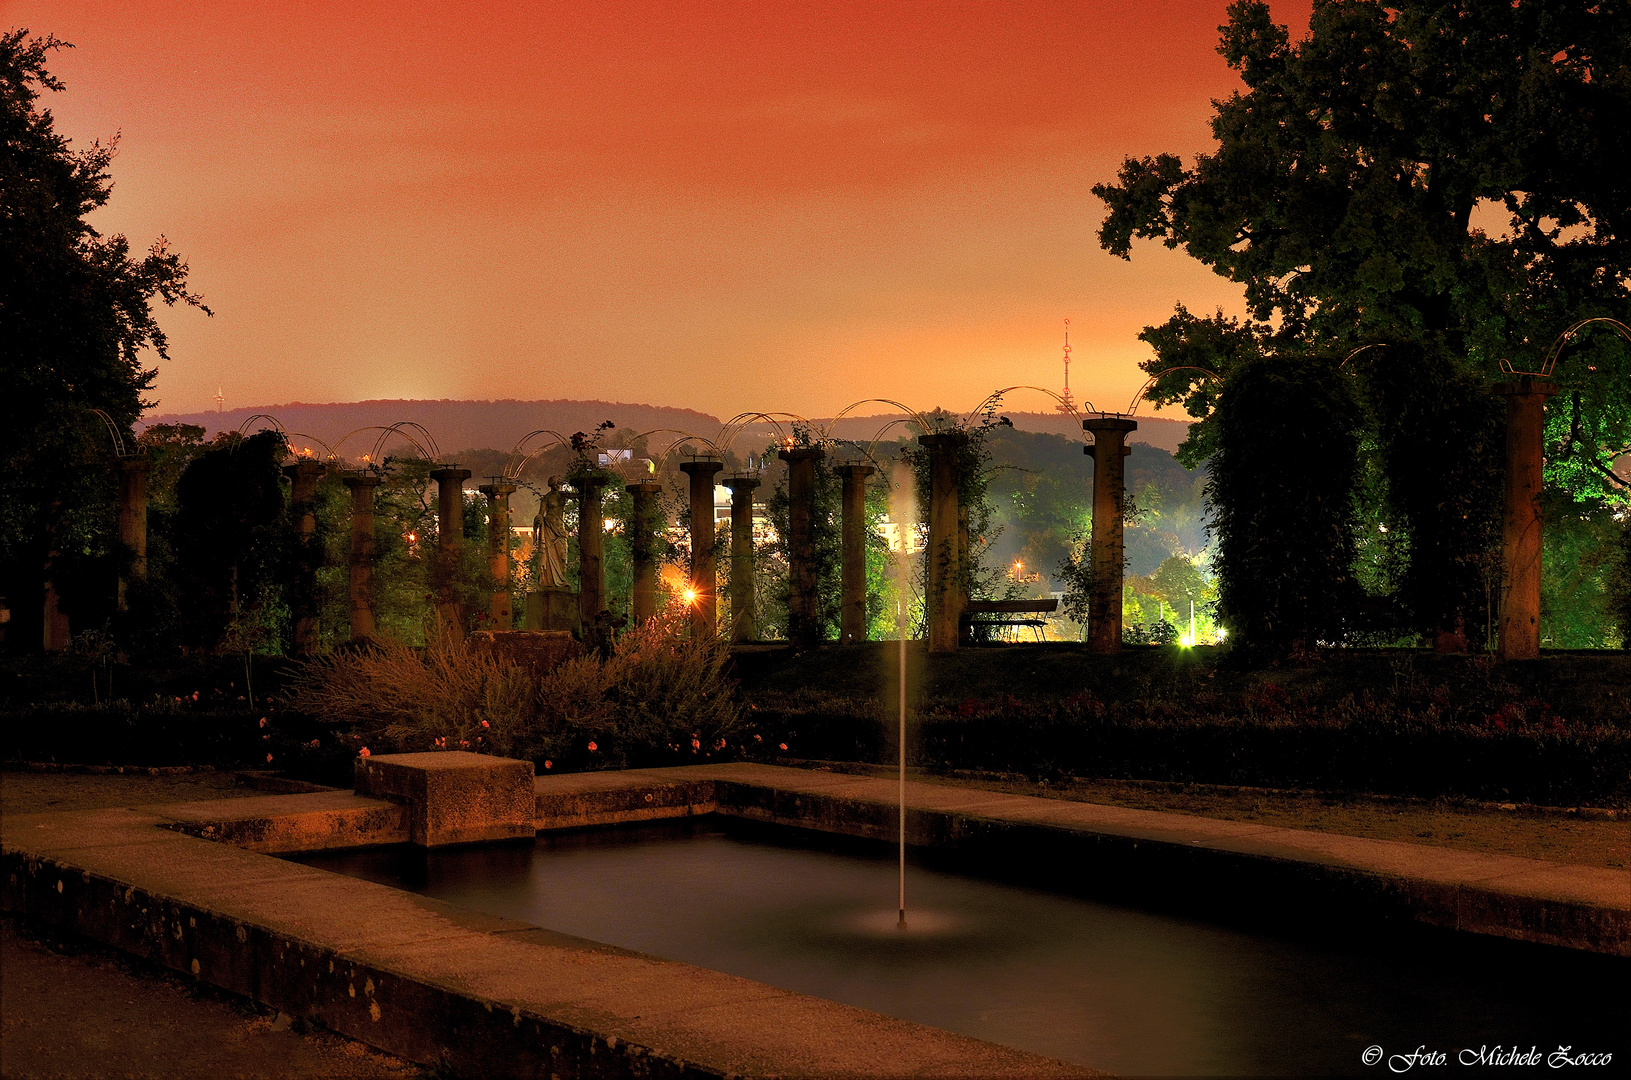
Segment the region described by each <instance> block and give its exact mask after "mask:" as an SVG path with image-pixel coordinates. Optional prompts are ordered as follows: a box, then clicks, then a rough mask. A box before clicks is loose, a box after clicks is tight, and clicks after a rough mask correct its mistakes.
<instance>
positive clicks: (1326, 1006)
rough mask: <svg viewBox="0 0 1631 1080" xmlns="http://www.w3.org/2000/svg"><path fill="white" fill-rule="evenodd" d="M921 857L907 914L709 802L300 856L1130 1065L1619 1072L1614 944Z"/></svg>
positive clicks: (1150, 1069) (838, 868)
mask: <svg viewBox="0 0 1631 1080" xmlns="http://www.w3.org/2000/svg"><path fill="white" fill-rule="evenodd" d="M925 858H926V859H927V860H928V861H927V862H925V861H923V860H922V859H919V860H917V861H915V862H913V863H912V864H910V865H909V866H908V877H907V907H908V915H907V918H908V928H907V930H906V931H904V932H901V931H899V930H897V929H896V927H895V923H896V881H897V879H896V873H897V870H896V865H897V864H896V862H895V857H894V852H893V851H892V850H891V849H889V848H888V847H887V846H885V845H881V844H869V843H867V842H863V841H854V840H848V839H844V838H837V837H829V836H826V835H823V834H819V833H811V832H805V831H803V830H792V829H775V828H769V827H765V826H759V825H754V824H750V823H747V822H742V821H737V820H734V819H730V818H724V817H708V818H703V819H693V820H691V821H687V822H676V823H665V824H662V825H655V826H649V827H639V828H619V829H607V830H598V831H584V832H575V833H568V834H545V835H543V836H540V837H539V838H538V839H537V841H536V842H535V843H532V844H525V843H522V844H510V845H501V846H493V847H472V848H461V849H454V850H448V851H437V852H430V853H426V852H425V851H423V850H420V849H407V848H389V849H373V850H365V851H353V852H334V853H321V854H313V855H305V856H299V857H298V861H300V862H302V863H305V864H306V865H309V866H313V867H318V868H322V869H326V870H332V871H335V872H338V873H342V874H348V875H351V876H354V877H359V878H365V879H368V880H370V881H376V882H381V883H383V884H387V885H393V886H396V887H398V888H403V889H408V890H411V891H414V892H418V893H423V894H425V895H428V896H433V897H436V898H438V899H441V900H446V901H448V902H451V903H453V904H457V905H459V906H460V907H465V908H469V909H471V910H475V911H480V912H485V913H488V914H492V915H500V916H505V917H508V918H513V919H519V920H522V921H525V922H529V923H533V924H536V925H538V926H543V927H547V928H549V929H551V930H557V931H561V932H563V933H568V934H573V935H577V936H580V937H585V938H590V939H592V940H596V941H601V942H606V943H608V944H612V945H618V946H622V947H624V948H628V949H634V950H638V951H640V952H645V953H649V954H651V955H653V956H659V957H664V958H667V959H671V960H679V961H683V962H685V963H688V964H695V965H698V966H700V967H706V968H712V969H714V970H716V971H724V972H729V973H731V974H734V975H740V976H743V977H746V978H749V979H754V980H757V981H759V982H764V983H768V984H770V985H772V986H778V987H782V988H785V989H788V990H794V991H797V992H800V993H804V994H811V995H814V996H817V997H822V998H828V999H831V1000H834V1001H841V1002H845V1003H847V1004H850V1005H856V1006H860V1007H861V1008H865V1009H871V1010H874V1011H876V1012H881V1013H887V1014H889V1015H891V1016H896V1017H900V1018H902V1019H905V1020H911V1021H915V1022H917V1023H921V1024H928V1025H931V1026H933V1027H938V1028H944V1029H946V1030H949V1031H955V1032H958V1033H961V1034H964V1035H970V1036H973V1037H975V1038H979V1039H986V1040H989V1041H991V1042H997V1043H1003V1044H1006V1045H1009V1046H1015V1047H1019V1048H1021V1049H1025V1050H1030V1051H1032V1052H1035V1053H1039V1054H1046V1055H1048V1056H1051V1057H1057V1058H1063V1059H1066V1060H1068V1061H1073V1062H1079V1063H1082V1064H1086V1065H1091V1066H1094V1067H1097V1068H1101V1069H1106V1070H1109V1071H1111V1072H1115V1073H1118V1074H1121V1075H1124V1076H1163V1075H1164V1076H1201V1075H1211V1076H1259V1075H1283V1076H1312V1075H1372V1076H1379V1075H1384V1074H1386V1075H1393V1073H1391V1072H1389V1069H1388V1064H1387V1059H1388V1058H1391V1057H1392V1055H1394V1054H1409V1053H1411V1052H1413V1051H1415V1050H1417V1048H1418V1047H1422V1048H1425V1049H1426V1050H1427V1051H1437V1052H1440V1053H1443V1054H1444V1055H1445V1068H1442V1069H1430V1068H1429V1067H1428V1066H1426V1065H1420V1066H1416V1067H1410V1068H1407V1070H1406V1071H1410V1072H1422V1071H1430V1072H1433V1073H1441V1072H1444V1071H1446V1070H1449V1071H1454V1072H1456V1073H1463V1072H1466V1071H1467V1070H1466V1069H1464V1068H1463V1067H1462V1066H1461V1064H1460V1061H1459V1056H1460V1054H1461V1053H1462V1051H1464V1050H1465V1051H1468V1052H1469V1053H1470V1054H1476V1053H1477V1052H1478V1050H1479V1049H1480V1048H1481V1047H1482V1048H1486V1049H1487V1051H1488V1052H1493V1051H1494V1049H1495V1048H1496V1047H1497V1046H1499V1047H1501V1048H1503V1049H1511V1048H1512V1047H1514V1046H1517V1047H1519V1048H1520V1049H1521V1050H1524V1051H1527V1050H1528V1049H1529V1048H1530V1047H1531V1046H1534V1047H1535V1048H1537V1049H1538V1050H1539V1051H1540V1052H1541V1054H1542V1055H1543V1056H1544V1055H1546V1054H1549V1053H1551V1052H1553V1051H1554V1050H1556V1049H1557V1048H1558V1047H1559V1046H1567V1047H1572V1050H1571V1051H1570V1053H1571V1054H1579V1053H1582V1052H1612V1053H1613V1055H1614V1059H1613V1062H1612V1064H1611V1065H1610V1066H1609V1067H1606V1068H1603V1067H1598V1068H1589V1069H1584V1070H1583V1071H1584V1072H1585V1073H1587V1074H1589V1075H1593V1076H1605V1075H1623V1074H1624V1069H1625V1064H1626V1062H1627V1060H1628V1055H1627V1054H1626V1053H1625V1051H1626V1050H1627V1049H1628V1047H1627V1046H1626V1043H1627V1038H1626V1035H1625V1032H1626V1030H1627V1027H1628V1025H1627V1023H1626V1019H1625V1018H1626V1017H1627V1016H1631V963H1628V962H1627V961H1625V960H1620V959H1615V958H1612V957H1604V956H1597V955H1590V954H1578V953H1574V952H1570V951H1567V950H1561V949H1554V948H1550V947H1545V946H1537V945H1527V944H1522V943H1515V942H1507V941H1501V940H1495V939H1488V938H1473V937H1472V936H1471V935H1458V934H1453V933H1449V932H1444V931H1432V930H1427V929H1422V928H1416V927H1413V926H1399V925H1392V926H1355V927H1353V928H1352V929H1350V930H1344V931H1343V932H1340V933H1336V934H1333V933H1331V931H1330V928H1329V924H1327V926H1326V927H1325V929H1324V931H1323V932H1322V933H1320V934H1318V935H1315V934H1312V933H1309V932H1304V931H1299V930H1291V929H1275V928H1272V927H1270V928H1264V927H1262V926H1257V927H1254V928H1250V929H1246V928H1242V927H1240V926H1231V925H1220V924H1215V923H1210V922H1206V921H1201V920H1197V919H1193V918H1184V917H1177V916H1174V915H1170V914H1162V913H1157V912H1151V911H1143V910H1138V909H1135V908H1130V907H1127V906H1123V905H1118V904H1111V903H1104V902H1100V901H1096V900H1093V899H1089V898H1084V897H1081V896H1076V895H1068V894H1062V893H1059V892H1052V891H1045V890H1041V889H1036V888H1029V887H1023V886H1016V885H1011V884H1005V883H1003V882H999V881H994V880H988V879H984V878H981V877H969V876H961V875H959V874H956V873H953V872H950V871H951V866H952V861H953V860H952V858H951V857H948V856H945V855H943V854H942V855H933V856H925ZM1196 888H1201V886H1199V885H1197V886H1196ZM1337 924H1338V925H1345V924H1344V923H1343V922H1342V921H1340V920H1339V921H1338V923H1337ZM1371 1047H1381V1048H1382V1050H1381V1052H1382V1054H1383V1055H1384V1057H1383V1060H1381V1061H1379V1062H1377V1063H1376V1064H1374V1065H1369V1066H1368V1065H1367V1064H1365V1062H1364V1061H1363V1060H1362V1059H1363V1057H1364V1056H1365V1054H1366V1051H1367V1049H1368V1048H1371ZM1541 1068H1542V1069H1543V1070H1544V1069H1545V1067H1544V1066H1542V1067H1541ZM1474 1071H1478V1070H1477V1069H1476V1068H1475V1069H1474ZM1502 1071H1507V1072H1510V1071H1511V1070H1510V1069H1506V1070H1502ZM1545 1071H1550V1070H1545ZM1566 1071H1567V1072H1576V1071H1582V1070H1574V1069H1569V1070H1566Z"/></svg>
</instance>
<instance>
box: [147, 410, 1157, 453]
mask: <svg viewBox="0 0 1631 1080" xmlns="http://www.w3.org/2000/svg"><path fill="white" fill-rule="evenodd" d="M256 414H265V415H269V416H272V417H275V418H276V419H277V421H278V423H280V424H282V425H283V428H284V430H285V431H288V432H289V433H290V434H291V435H296V434H305V435H309V436H312V437H314V438H317V439H320V440H322V441H323V442H324V443H327V444H328V445H329V446H331V447H334V446H336V444H338V443H339V442H340V441H341V440H342V439H345V438H346V436H347V435H348V434H350V433H352V432H356V431H358V429H360V428H369V427H386V426H389V425H391V424H397V423H404V422H412V423H416V424H420V425H422V426H423V427H424V428H425V430H427V431H429V432H430V434H431V437H432V438H433V439H435V440H436V446H437V448H438V449H440V451H441V452H442V454H443V456H444V457H446V456H454V455H457V454H458V453H459V452H460V451H464V450H479V449H494V450H508V449H510V447H512V446H514V445H515V443H516V442H517V440H519V439H520V438H521V437H522V436H524V435H526V434H527V433H528V432H529V431H535V430H538V429H540V428H547V429H550V430H553V431H558V432H561V433H562V434H563V435H570V434H572V433H573V432H574V431H589V430H591V429H593V428H594V426H595V425H596V424H599V423H601V422H602V421H605V420H610V421H612V422H614V423H615V424H616V425H617V426H618V427H620V428H633V429H635V430H636V431H652V430H655V429H659V428H671V429H677V430H678V431H683V432H688V433H690V434H693V435H700V436H702V437H704V438H713V437H714V436H716V435H717V434H718V432H719V428H720V425H721V423H722V421H721V420H720V419H719V418H718V417H715V416H709V415H708V414H707V413H703V412H698V411H696V410H694V409H676V408H670V407H668V406H663V405H637V404H631V403H628V402H612V401H514V400H502V401H449V400H440V401H408V400H383V401H355V402H342V403H333V404H309V403H305V402H299V401H295V402H289V403H288V404H284V405H258V406H254V407H252V408H246V409H232V410H229V411H226V412H219V413H217V412H197V413H164V414H161V415H157V416H153V417H151V418H150V419H149V421H148V422H149V423H153V424H197V425H198V426H200V427H202V428H204V431H205V435H206V437H210V436H213V435H214V434H215V433H216V432H218V431H233V430H236V429H237V428H238V427H240V426H242V425H243V423H244V422H245V421H246V420H248V419H249V418H250V417H252V416H255V415H256ZM1002 415H1004V416H1007V417H1008V418H1009V419H1010V420H1012V421H1013V423H1014V426H1015V427H1016V428H1018V429H1019V430H1021V431H1038V432H1048V433H1051V434H1055V435H1064V436H1066V437H1067V438H1070V439H1080V438H1081V437H1082V430H1081V425H1080V423H1079V422H1078V421H1074V420H1072V419H1071V418H1070V417H1069V416H1066V415H1065V414H1063V413H1042V412H1004V413H1003V414H1002ZM893 418H894V417H893V416H891V415H877V416H851V417H845V418H844V419H843V420H842V421H840V422H839V424H838V425H837V427H836V428H835V429H834V431H833V434H834V435H836V436H837V437H839V438H843V439H856V440H861V441H865V440H870V439H872V438H873V437H874V436H875V435H876V434H877V433H878V430H879V428H881V427H883V426H884V425H885V424H887V423H889V421H890V420H891V419H893ZM817 423H821V421H819V420H818V421H817ZM261 426H270V425H268V424H266V423H265V422H264V421H259V422H257V423H255V424H251V425H250V427H251V429H254V428H258V427H261ZM1188 430H1189V424H1188V423H1186V422H1185V421H1182V420H1167V419H1156V418H1152V417H1142V416H1141V417H1139V418H1138V430H1137V431H1135V432H1133V434H1132V437H1131V438H1130V440H1129V441H1131V442H1136V443H1145V444H1147V445H1150V446H1156V447H1159V448H1161V449H1162V450H1165V451H1167V452H1168V453H1171V452H1172V451H1173V450H1175V449H1176V448H1177V446H1178V444H1179V443H1180V442H1182V441H1183V440H1184V436H1185V435H1186V434H1187V433H1188ZM904 433H905V432H904V429H902V428H899V427H897V428H894V429H892V430H891V431H889V432H888V433H887V435H886V436H885V438H886V439H887V440H889V441H893V440H894V439H895V438H896V437H898V436H899V435H901V434H904ZM378 434H379V433H378V432H369V431H362V432H360V433H358V434H356V435H353V436H352V437H351V438H350V439H349V441H347V442H346V443H345V445H344V446H341V447H339V448H338V449H339V452H340V453H341V454H342V455H343V456H345V457H347V458H352V459H355V458H357V457H360V456H361V455H362V454H365V453H367V452H368V450H369V448H370V447H372V445H373V443H374V440H375V438H376V437H377V436H378ZM773 434H774V432H773V430H772V429H771V428H770V427H769V426H768V425H763V424H760V425H754V426H751V427H749V428H748V429H747V430H746V431H745V433H744V435H743V437H742V441H741V442H739V444H738V446H737V449H738V451H743V450H749V449H754V450H756V449H758V447H755V446H753V444H754V442H756V441H758V440H761V439H762V440H763V441H765V442H768V441H769V440H770V438H772V437H773ZM295 441H296V442H297V443H298V442H299V439H298V438H296V439H295ZM391 445H392V446H400V445H401V440H398V441H393V442H392V443H391ZM761 446H762V443H761Z"/></svg>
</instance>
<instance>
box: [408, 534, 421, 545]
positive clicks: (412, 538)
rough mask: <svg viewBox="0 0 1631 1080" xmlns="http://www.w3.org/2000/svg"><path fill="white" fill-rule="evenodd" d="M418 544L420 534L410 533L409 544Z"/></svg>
mask: <svg viewBox="0 0 1631 1080" xmlns="http://www.w3.org/2000/svg"><path fill="white" fill-rule="evenodd" d="M418 542H419V534H418V533H409V534H408V543H410V544H417V543H418Z"/></svg>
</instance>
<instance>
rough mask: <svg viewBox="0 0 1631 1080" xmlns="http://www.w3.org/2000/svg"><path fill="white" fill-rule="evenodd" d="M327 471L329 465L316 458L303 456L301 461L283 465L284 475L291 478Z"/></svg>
mask: <svg viewBox="0 0 1631 1080" xmlns="http://www.w3.org/2000/svg"><path fill="white" fill-rule="evenodd" d="M327 471H328V466H327V465H325V464H324V463H323V462H321V461H317V460H316V459H314V458H301V459H300V460H299V461H295V462H291V463H290V464H288V465H285V466H283V475H284V476H287V477H288V478H289V479H290V480H296V479H306V478H308V477H316V476H321V475H322V474H323V473H325V472H327Z"/></svg>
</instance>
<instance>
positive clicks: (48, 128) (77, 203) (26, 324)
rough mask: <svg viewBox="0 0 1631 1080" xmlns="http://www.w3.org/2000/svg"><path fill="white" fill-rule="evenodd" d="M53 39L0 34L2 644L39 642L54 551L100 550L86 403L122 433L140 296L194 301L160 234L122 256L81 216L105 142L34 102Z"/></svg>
mask: <svg viewBox="0 0 1631 1080" xmlns="http://www.w3.org/2000/svg"><path fill="white" fill-rule="evenodd" d="M66 47H67V45H66V44H65V43H64V42H61V41H58V40H56V39H55V38H53V37H49V36H47V37H44V38H37V37H32V36H30V35H29V33H28V31H27V30H12V31H9V32H6V33H4V34H0V353H3V355H4V369H5V374H6V392H5V394H3V395H0V446H3V448H4V458H5V462H6V468H5V469H4V470H0V567H3V568H4V570H3V571H0V577H3V580H0V592H3V593H4V595H5V596H6V598H7V600H8V602H9V604H10V606H11V610H12V622H11V626H10V627H9V628H8V631H7V634H6V641H7V644H8V646H10V647H11V648H14V649H16V648H22V649H39V648H40V647H41V644H42V632H41V631H42V615H43V601H44V590H45V583H46V581H47V580H48V574H49V573H50V570H49V564H50V562H51V561H52V559H53V556H54V554H55V553H59V552H64V551H74V552H76V553H77V554H79V555H81V556H83V555H85V554H87V553H91V554H94V553H96V552H98V551H104V552H105V551H108V549H109V547H110V544H111V536H112V535H113V534H112V530H113V520H112V518H113V510H112V506H113V504H112V487H111V482H110V477H109V470H108V459H109V457H111V450H112V447H111V445H110V437H109V434H108V431H107V429H106V427H105V426H104V422H103V420H102V419H101V418H100V417H98V416H97V415H96V413H95V412H93V411H92V410H100V411H101V412H103V413H106V414H107V415H108V416H109V417H110V418H111V420H112V423H113V424H114V425H115V427H116V428H117V429H119V430H120V431H121V433H122V435H123V437H124V438H125V439H126V440H130V438H131V435H130V429H131V425H132V424H133V423H134V422H135V420H136V419H137V417H139V416H140V415H141V413H142V410H143V409H145V408H146V407H147V402H145V401H143V399H142V394H143V392H144V391H146V390H148V389H149V388H150V387H151V386H152V382H153V376H154V372H153V371H152V370H151V369H145V368H143V367H142V364H141V353H142V350H143V349H146V348H152V349H153V350H154V351H155V352H156V353H157V354H158V355H159V356H160V357H167V355H168V354H167V352H166V346H167V342H166V339H165V336H164V332H163V330H161V329H160V328H159V325H158V323H157V322H156V321H155V320H154V318H153V313H152V308H151V302H152V300H153V299H154V298H155V297H157V298H159V299H161V300H163V301H164V302H165V303H167V304H176V303H182V304H189V305H192V306H195V307H199V308H203V304H202V302H201V301H200V298H199V297H197V296H196V295H194V294H192V293H189V292H188V291H187V289H186V285H187V264H186V263H185V262H183V261H182V259H181V258H180V257H179V256H177V255H176V254H175V253H174V252H171V251H170V250H169V249H168V247H167V246H166V244H165V241H164V239H163V237H160V238H159V239H158V240H157V241H156V242H155V243H154V244H153V245H152V247H151V248H150V249H149V250H148V252H147V254H146V255H145V256H143V257H141V258H134V257H132V256H131V254H130V245H129V242H128V241H127V240H126V239H125V238H124V237H123V236H117V235H115V236H103V235H101V234H100V233H98V232H97V231H96V230H95V229H94V228H92V227H91V225H90V224H89V223H88V222H87V221H86V220H85V219H86V217H87V215H89V214H90V213H91V211H93V210H95V209H97V208H98V207H100V206H103V205H104V204H106V203H107V201H108V198H109V195H110V194H111V192H112V190H113V181H112V179H111V177H110V176H109V172H108V167H109V165H110V164H111V162H112V160H113V154H114V149H115V144H116V141H117V140H116V139H115V140H114V141H112V142H107V143H102V142H92V143H90V144H89V145H88V146H87V147H85V148H84V149H81V150H75V149H73V148H71V147H70V145H69V142H68V140H67V139H66V138H64V137H63V136H61V135H59V134H58V133H57V132H56V130H55V124H54V120H53V118H52V116H51V113H50V111H49V110H46V109H43V108H41V107H40V104H39V98H40V94H41V92H42V91H46V90H51V91H57V90H61V89H62V88H63V87H62V83H61V82H59V81H58V80H57V79H56V78H54V77H53V76H52V75H51V73H50V72H49V71H48V70H47V68H46V61H47V58H48V56H49V54H50V53H51V52H53V51H54V50H56V49H61V48H66ZM204 310H206V311H207V309H204Z"/></svg>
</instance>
